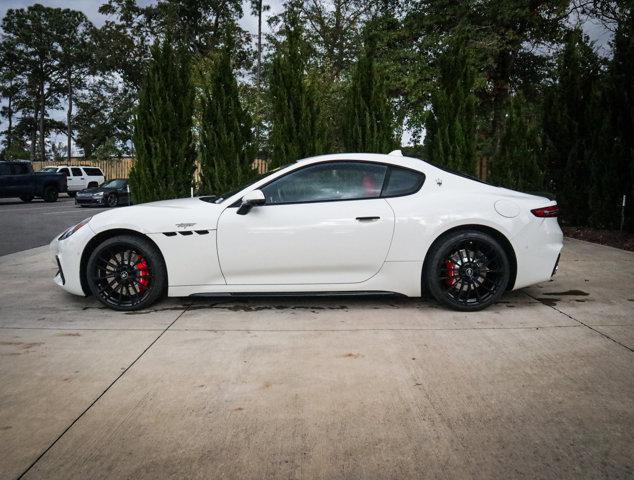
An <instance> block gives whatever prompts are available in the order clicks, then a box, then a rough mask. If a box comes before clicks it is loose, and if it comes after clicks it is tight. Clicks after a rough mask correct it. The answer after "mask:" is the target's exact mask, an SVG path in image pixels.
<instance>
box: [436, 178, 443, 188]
mask: <svg viewBox="0 0 634 480" xmlns="http://www.w3.org/2000/svg"><path fill="white" fill-rule="evenodd" d="M436 185H438V186H439V187H442V178H437V179H436Z"/></svg>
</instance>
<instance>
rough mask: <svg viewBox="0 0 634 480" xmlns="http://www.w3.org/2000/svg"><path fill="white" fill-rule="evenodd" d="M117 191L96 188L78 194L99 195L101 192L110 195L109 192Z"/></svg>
mask: <svg viewBox="0 0 634 480" xmlns="http://www.w3.org/2000/svg"><path fill="white" fill-rule="evenodd" d="M115 190H116V188H109V187H94V188H84V189H83V190H80V191H79V192H77V193H81V194H82V195H94V194H95V193H99V192H104V193H108V192H113V191H115Z"/></svg>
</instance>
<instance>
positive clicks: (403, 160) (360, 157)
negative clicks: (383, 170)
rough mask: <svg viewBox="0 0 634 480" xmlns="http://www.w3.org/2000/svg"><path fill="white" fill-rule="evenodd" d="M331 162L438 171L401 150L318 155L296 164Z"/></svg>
mask: <svg viewBox="0 0 634 480" xmlns="http://www.w3.org/2000/svg"><path fill="white" fill-rule="evenodd" d="M331 161H362V162H377V163H387V164H390V165H396V166H400V167H406V168H411V169H414V170H420V171H431V170H438V168H437V167H435V166H433V165H431V164H429V163H427V162H425V161H423V160H420V159H418V158H413V157H404V156H403V155H401V154H400V151H399V150H396V151H394V152H392V153H390V154H384V153H333V154H327V155H317V156H314V157H308V158H303V159H301V160H298V161H297V162H296V163H301V164H310V163H319V162H331Z"/></svg>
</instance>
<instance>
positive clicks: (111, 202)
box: [106, 193, 119, 208]
mask: <svg viewBox="0 0 634 480" xmlns="http://www.w3.org/2000/svg"><path fill="white" fill-rule="evenodd" d="M106 202H107V203H108V206H109V207H111V208H114V207H116V206H117V205H119V197H118V196H117V194H116V193H111V194H110V195H108V198H107V199H106Z"/></svg>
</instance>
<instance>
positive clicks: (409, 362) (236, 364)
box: [0, 240, 634, 480]
mask: <svg viewBox="0 0 634 480" xmlns="http://www.w3.org/2000/svg"><path fill="white" fill-rule="evenodd" d="M54 270H55V269H54V267H53V265H52V263H51V261H50V259H49V258H48V254H47V252H46V249H45V248H36V249H33V250H28V251H24V252H21V253H16V254H12V255H7V256H4V257H1V258H0V279H2V283H3V288H2V289H1V290H0V478H2V479H4V478H6V479H15V478H29V479H35V478H38V479H57V478H59V479H85V478H104V479H105V478H108V479H113V478H135V479H136V478H147V479H155V478H201V479H202V478H223V479H231V478H236V479H237V478H240V479H258V480H259V479H269V478H271V479H272V478H276V479H277V478H300V479H302V478H304V479H309V478H310V479H312V478H323V479H387V478H393V479H424V478H430V479H437V478H447V479H457V478H486V479H488V478H504V479H508V478H530V479H533V478H553V479H562V478H571V479H573V478H574V479H579V478H587V479H597V478H623V479H625V478H632V476H633V475H634V472H633V465H634V449H633V448H632V445H634V407H633V405H634V374H633V372H634V352H633V349H634V289H633V288H632V285H634V253H628V252H625V251H620V250H616V249H613V248H610V247H603V246H599V245H593V244H589V243H585V242H581V241H576V240H571V241H567V242H566V247H565V251H564V254H563V258H562V262H561V269H560V272H559V274H558V275H557V276H556V277H555V280H554V281H552V282H549V283H546V284H543V285H540V286H537V287H533V288H529V289H526V290H524V291H520V292H514V293H511V294H508V295H506V296H505V297H504V298H503V301H502V302H501V303H499V304H498V305H496V306H494V307H493V308H490V309H488V310H486V311H484V312H479V313H475V314H464V313H457V312H452V311H448V310H445V309H442V308H439V307H437V306H436V305H435V304H433V303H431V302H430V301H420V300H416V299H344V298H336V299H323V298H319V299H299V300H289V299H286V300H277V299H271V300H251V301H249V300H246V301H241V302H233V301H222V302H220V301H216V302H214V301H209V300H200V301H191V300H190V299H172V300H168V301H164V302H162V303H160V304H158V305H157V306H156V307H155V308H154V309H152V310H148V311H142V312H135V313H128V314H124V313H116V312H112V311H109V310H105V309H103V308H101V307H100V306H99V304H98V303H96V302H95V301H94V300H93V299H89V298H88V299H84V298H77V297H73V296H70V295H68V294H66V293H64V292H63V291H61V290H59V289H57V288H56V287H54V285H53V284H52V280H51V277H52V275H53V273H54Z"/></svg>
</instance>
